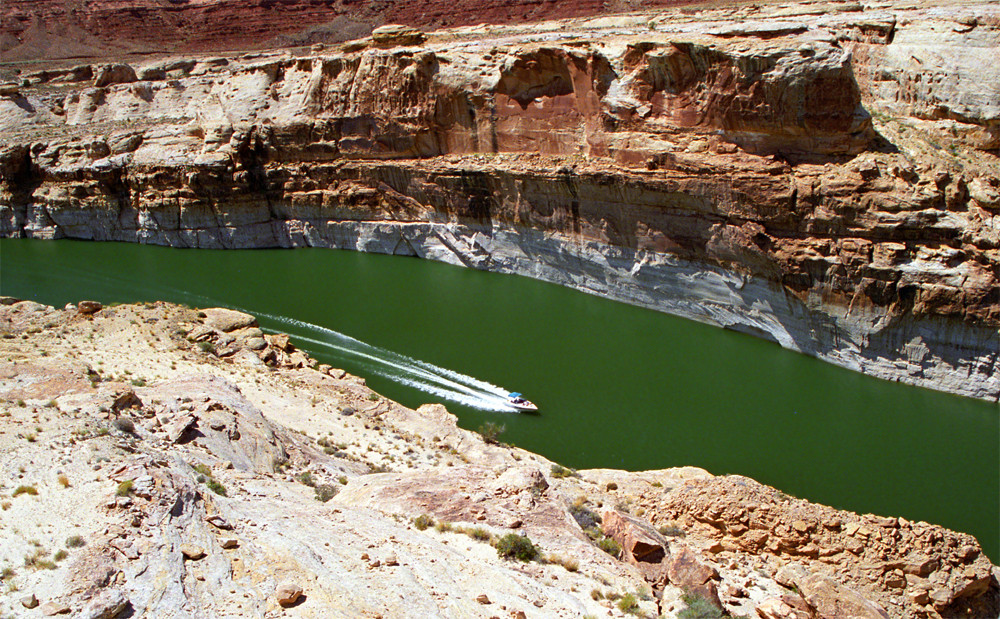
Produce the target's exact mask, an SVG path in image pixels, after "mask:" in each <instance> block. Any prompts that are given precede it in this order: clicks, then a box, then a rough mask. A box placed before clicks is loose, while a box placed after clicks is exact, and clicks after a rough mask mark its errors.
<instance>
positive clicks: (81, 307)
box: [76, 301, 104, 316]
mask: <svg viewBox="0 0 1000 619" xmlns="http://www.w3.org/2000/svg"><path fill="white" fill-rule="evenodd" d="M102 309H104V306H103V305H101V304H100V303H98V302H97V301H80V302H79V303H77V304H76V310H77V311H78V312H80V313H81V314H84V315H87V316H89V315H91V314H96V313H97V312H99V311H101V310H102Z"/></svg>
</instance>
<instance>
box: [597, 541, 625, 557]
mask: <svg viewBox="0 0 1000 619" xmlns="http://www.w3.org/2000/svg"><path fill="white" fill-rule="evenodd" d="M597 547H598V548H600V549H601V550H603V551H604V552H606V553H608V554H609V555H611V556H612V557H615V558H617V557H618V555H619V554H621V551H622V547H621V544H619V543H618V542H616V541H615V540H614V539H612V538H610V537H605V538H602V539H601V540H600V541H598V542H597Z"/></svg>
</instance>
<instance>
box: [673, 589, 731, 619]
mask: <svg viewBox="0 0 1000 619" xmlns="http://www.w3.org/2000/svg"><path fill="white" fill-rule="evenodd" d="M681 599H682V600H684V603H685V604H687V608H685V609H684V610H682V611H681V612H679V613H678V614H677V617H678V619H726V613H724V612H723V611H722V610H721V609H719V607H718V606H716V605H715V604H713V603H712V602H710V601H708V598H706V597H705V596H703V595H701V594H699V593H685V594H684V595H683V596H681Z"/></svg>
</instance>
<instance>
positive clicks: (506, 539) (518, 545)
mask: <svg viewBox="0 0 1000 619" xmlns="http://www.w3.org/2000/svg"><path fill="white" fill-rule="evenodd" d="M497 554H498V555H500V556H501V557H503V558H505V559H511V558H514V559H517V560H519V561H532V560H534V559H535V558H537V557H538V548H536V547H535V545H534V544H532V543H531V540H530V539H528V538H527V536H524V535H518V534H516V533H508V534H507V535H504V536H503V537H501V538H500V540H499V541H498V542H497Z"/></svg>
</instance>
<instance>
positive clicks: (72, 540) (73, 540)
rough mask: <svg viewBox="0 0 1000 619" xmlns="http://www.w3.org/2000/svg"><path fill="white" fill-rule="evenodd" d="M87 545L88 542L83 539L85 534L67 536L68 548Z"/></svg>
mask: <svg viewBox="0 0 1000 619" xmlns="http://www.w3.org/2000/svg"><path fill="white" fill-rule="evenodd" d="M86 545H87V542H86V541H85V540H84V539H83V536H80V535H71V536H70V537H67V538H66V547H67V548H82V547H83V546H86Z"/></svg>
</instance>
